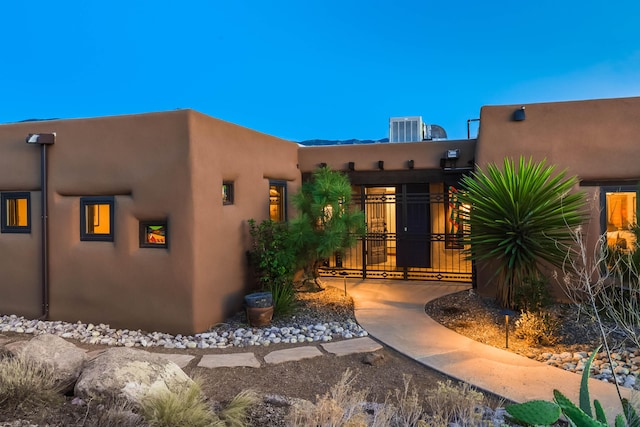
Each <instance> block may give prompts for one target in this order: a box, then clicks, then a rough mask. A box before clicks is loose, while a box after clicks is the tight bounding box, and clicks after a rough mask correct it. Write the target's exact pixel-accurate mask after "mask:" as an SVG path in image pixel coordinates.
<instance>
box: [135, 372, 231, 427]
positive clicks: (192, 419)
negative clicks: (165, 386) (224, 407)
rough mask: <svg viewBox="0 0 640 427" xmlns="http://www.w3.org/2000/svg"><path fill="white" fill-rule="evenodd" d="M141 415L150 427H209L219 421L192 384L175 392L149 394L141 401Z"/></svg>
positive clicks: (195, 385) (196, 387)
mask: <svg viewBox="0 0 640 427" xmlns="http://www.w3.org/2000/svg"><path fill="white" fill-rule="evenodd" d="M141 406H142V409H141V412H142V415H143V416H144V418H145V419H146V420H147V421H148V422H149V424H150V425H152V426H163V427H164V426H166V427H169V426H176V427H178V426H185V427H186V426H194V427H199V426H203V427H204V426H210V425H215V423H216V421H219V420H218V418H217V417H216V415H215V414H214V413H213V411H212V410H211V409H210V408H209V406H208V405H207V403H206V402H205V401H204V398H203V396H202V393H201V390H200V386H199V385H198V384H197V383H193V384H192V385H190V386H189V387H184V388H181V389H179V390H176V391H169V390H167V391H163V392H157V393H152V394H149V395H148V396H147V397H146V398H145V399H144V400H143V401H142V405H141Z"/></svg>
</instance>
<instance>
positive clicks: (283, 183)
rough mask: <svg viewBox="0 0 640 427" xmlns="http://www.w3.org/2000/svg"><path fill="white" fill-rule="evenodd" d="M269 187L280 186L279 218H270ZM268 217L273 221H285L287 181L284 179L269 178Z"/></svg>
mask: <svg viewBox="0 0 640 427" xmlns="http://www.w3.org/2000/svg"><path fill="white" fill-rule="evenodd" d="M271 187H280V188H282V203H280V207H281V208H282V215H281V217H282V218H281V219H277V220H276V219H273V218H271ZM269 218H270V219H271V220H272V221H274V222H286V221H287V219H288V217H287V181H284V180H276V179H270V180H269Z"/></svg>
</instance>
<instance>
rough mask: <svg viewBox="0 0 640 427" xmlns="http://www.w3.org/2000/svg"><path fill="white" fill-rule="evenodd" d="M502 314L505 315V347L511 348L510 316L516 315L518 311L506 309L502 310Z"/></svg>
mask: <svg viewBox="0 0 640 427" xmlns="http://www.w3.org/2000/svg"><path fill="white" fill-rule="evenodd" d="M500 314H502V315H504V334H505V343H504V348H509V316H514V315H515V314H516V312H515V311H512V310H506V309H505V310H501V311H500Z"/></svg>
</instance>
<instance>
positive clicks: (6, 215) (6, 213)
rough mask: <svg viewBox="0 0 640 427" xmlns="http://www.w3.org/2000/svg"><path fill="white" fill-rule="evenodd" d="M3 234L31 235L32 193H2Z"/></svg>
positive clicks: (0, 213)
mask: <svg viewBox="0 0 640 427" xmlns="http://www.w3.org/2000/svg"><path fill="white" fill-rule="evenodd" d="M1 199H2V202H1V203H2V208H1V209H0V217H1V218H0V220H1V221H2V226H1V227H0V231H1V232H2V233H31V193H27V192H15V193H2V198H1Z"/></svg>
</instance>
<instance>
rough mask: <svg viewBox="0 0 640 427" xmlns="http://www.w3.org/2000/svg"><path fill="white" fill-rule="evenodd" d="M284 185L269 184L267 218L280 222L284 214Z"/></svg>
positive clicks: (283, 218) (284, 217)
mask: <svg viewBox="0 0 640 427" xmlns="http://www.w3.org/2000/svg"><path fill="white" fill-rule="evenodd" d="M284 202H285V187H284V185H280V184H272V185H270V186H269V218H271V220H272V221H276V222H281V221H284V220H285V219H286V216H285V204H284Z"/></svg>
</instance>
